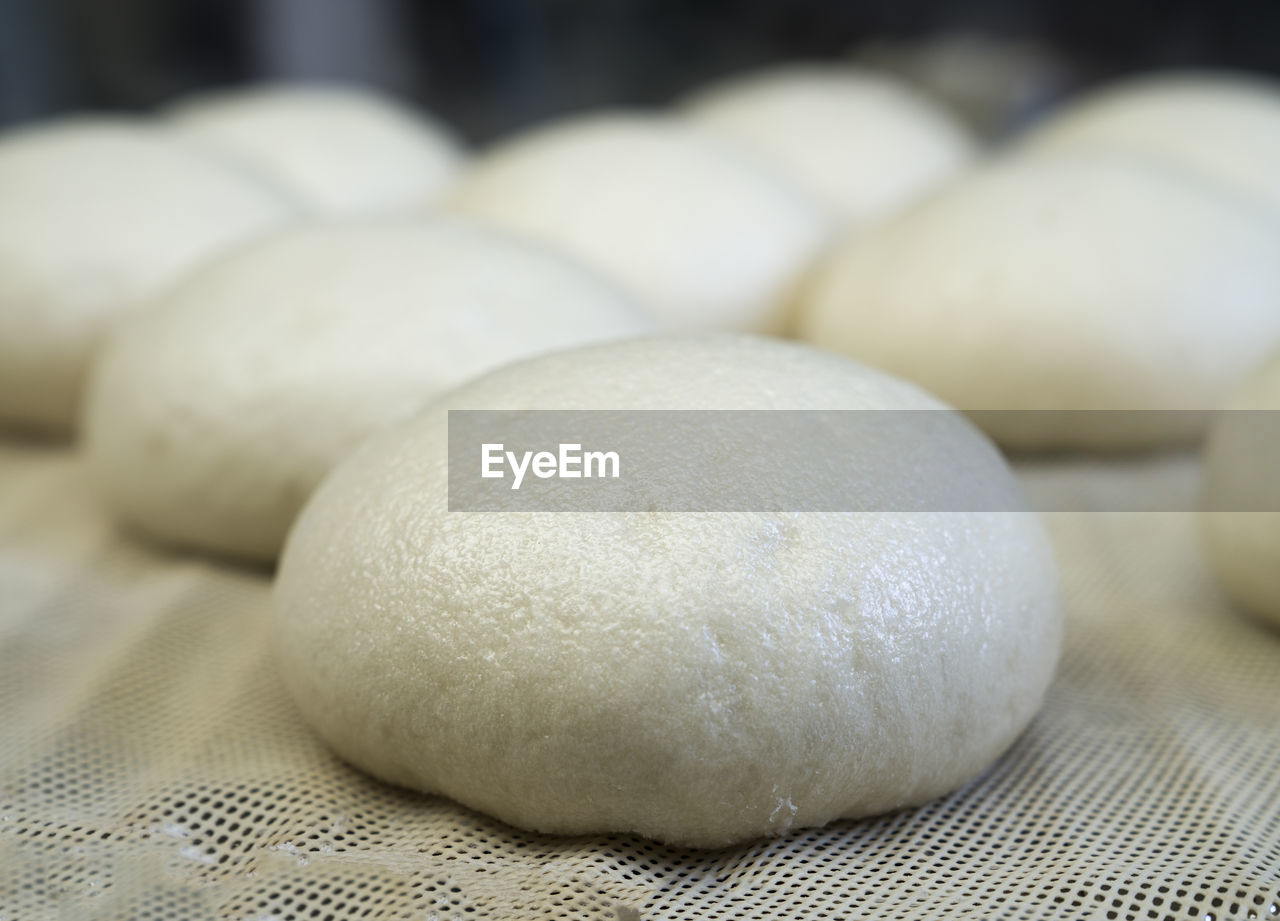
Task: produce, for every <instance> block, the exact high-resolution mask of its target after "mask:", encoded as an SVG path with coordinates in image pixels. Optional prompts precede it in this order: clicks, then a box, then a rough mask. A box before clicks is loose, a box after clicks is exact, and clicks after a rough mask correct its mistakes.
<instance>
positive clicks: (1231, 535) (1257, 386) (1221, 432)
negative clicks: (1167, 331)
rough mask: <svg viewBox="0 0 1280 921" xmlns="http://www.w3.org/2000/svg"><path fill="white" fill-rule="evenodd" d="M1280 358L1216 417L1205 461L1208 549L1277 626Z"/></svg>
mask: <svg viewBox="0 0 1280 921" xmlns="http://www.w3.org/2000/svg"><path fill="white" fill-rule="evenodd" d="M1277 471H1280V353H1277V354H1275V355H1273V356H1272V357H1271V360H1270V361H1269V362H1268V363H1267V364H1265V365H1264V366H1263V367H1262V368H1260V369H1259V370H1257V371H1256V372H1254V373H1253V374H1252V375H1251V376H1250V377H1249V378H1248V379H1246V380H1245V381H1244V382H1243V383H1242V384H1240V386H1238V387H1237V388H1236V389H1235V390H1234V391H1232V394H1231V396H1230V398H1229V399H1228V400H1227V402H1226V407H1225V412H1223V413H1220V414H1218V418H1217V421H1216V423H1215V425H1214V427H1213V429H1212V431H1211V433H1210V437H1209V442H1208V447H1207V451H1206V458H1205V472H1204V483H1205V508H1206V512H1205V514H1204V516H1203V525H1204V536H1205V545H1206V547H1207V548H1208V551H1209V560H1210V562H1211V563H1212V564H1213V568H1214V570H1215V571H1216V573H1217V575H1218V578H1219V579H1221V580H1222V583H1223V585H1224V586H1226V589H1227V591H1228V592H1229V593H1230V594H1231V596H1232V597H1233V598H1235V599H1236V601H1238V602H1239V603H1240V604H1241V605H1243V606H1244V607H1246V608H1248V609H1249V610H1250V611H1252V612H1254V613H1255V614H1257V615H1258V616H1260V617H1263V618H1265V619H1266V620H1268V621H1270V622H1272V623H1274V624H1276V625H1277V626H1280V475H1278V474H1277Z"/></svg>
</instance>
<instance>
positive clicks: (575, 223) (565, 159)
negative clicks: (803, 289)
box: [450, 114, 830, 331]
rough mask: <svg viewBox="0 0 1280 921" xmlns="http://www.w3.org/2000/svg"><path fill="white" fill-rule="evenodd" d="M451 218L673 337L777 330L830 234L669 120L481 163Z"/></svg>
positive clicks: (600, 120) (744, 166)
mask: <svg viewBox="0 0 1280 921" xmlns="http://www.w3.org/2000/svg"><path fill="white" fill-rule="evenodd" d="M450 205H451V207H453V208H454V209H456V210H458V211H461V212H464V213H467V214H472V215H475V216H477V217H480V218H483V219H485V220H488V221H493V222H495V223H497V224H499V225H501V226H503V227H507V228H509V229H511V230H515V231H518V232H520V233H523V234H527V235H529V236H531V237H535V238H537V239H539V240H543V241H545V242H547V243H549V244H552V245H554V246H557V247H559V248H560V249H563V250H564V251H565V252H567V253H570V254H572V255H574V256H575V257H577V258H579V259H581V260H582V261H583V262H585V263H587V264H588V265H592V266H595V267H597V268H599V269H600V270H601V271H603V272H605V273H607V274H609V275H611V276H613V277H614V278H616V279H618V280H619V281H620V282H622V283H623V284H625V285H626V286H627V287H628V288H629V289H630V290H632V291H633V292H635V293H636V294H637V295H638V296H639V297H641V298H642V299H643V300H645V301H646V302H647V303H649V304H652V305H654V307H655V309H657V310H658V311H660V314H661V319H662V320H663V321H664V322H665V324H666V325H667V326H668V327H670V328H672V329H729V330H758V331H774V330H776V329H779V328H781V327H782V326H783V325H784V313H785V310H786V308H787V306H788V304H789V300H790V296H791V295H792V293H793V287H794V285H795V283H796V281H797V279H798V278H799V276H800V274H801V272H802V271H803V270H804V269H805V268H806V266H807V265H808V264H809V262H810V261H811V260H812V259H813V258H814V256H815V254H816V253H817V252H818V250H819V248H820V247H821V246H822V244H823V243H824V242H825V240H826V238H827V234H828V231H829V229H830V227H829V226H828V224H827V223H826V221H825V220H824V219H823V217H822V209H821V208H820V207H819V206H818V205H817V204H815V203H813V202H811V201H809V200H808V199H807V198H806V197H805V196H803V195H802V194H801V193H800V192H798V191H796V190H793V189H792V188H791V187H789V186H788V185H787V184H786V183H785V180H782V179H780V178H779V177H777V176H775V175H773V174H772V173H771V172H770V171H769V170H768V169H767V168H765V167H762V166H760V165H758V164H757V163H755V162H754V161H753V160H752V159H751V158H750V157H748V156H746V155H745V154H743V153H741V152H740V151H738V150H736V149H734V148H733V147H731V146H725V145H722V144H721V143H719V142H717V141H716V140H715V139H713V138H707V137H704V136H702V135H701V134H700V133H699V132H698V131H696V130H695V129H693V128H691V127H689V126H688V125H685V124H683V123H681V122H679V121H676V120H675V119H662V118H657V117H645V116H639V115H622V114H608V115H594V116H587V117H581V118H574V119H568V120H565V121H561V122H559V123H557V124H554V125H551V126H549V127H544V128H540V129H537V130H535V131H533V132H531V133H529V134H526V135H524V136H522V137H519V138H516V139H514V140H512V141H508V142H507V143H505V144H501V145H499V146H498V147H496V148H494V149H493V150H492V151H490V152H489V153H488V154H486V155H483V156H481V157H480V158H478V160H477V161H476V162H475V164H474V165H473V167H472V168H471V170H470V171H469V172H468V173H467V174H466V175H464V176H463V178H462V179H461V180H460V182H459V185H458V186H457V188H456V189H455V190H454V192H453V194H452V196H451V198H450Z"/></svg>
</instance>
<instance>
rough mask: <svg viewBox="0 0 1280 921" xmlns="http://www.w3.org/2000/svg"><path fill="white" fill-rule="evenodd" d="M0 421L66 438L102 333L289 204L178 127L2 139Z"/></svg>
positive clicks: (59, 125)
mask: <svg viewBox="0 0 1280 921" xmlns="http://www.w3.org/2000/svg"><path fill="white" fill-rule="evenodd" d="M0 202H2V203H3V204H2V205H0V423H9V424H11V425H16V426H18V427H22V428H31V429H38V430H44V431H48V432H53V433H65V432H67V431H68V430H70V429H71V427H72V425H73V422H74V420H75V416H76V412H77V408H78V405H79V399H80V390H81V385H82V379H83V375H84V371H85V367H86V365H87V363H88V360H89V355H90V353H91V352H92V350H93V348H94V345H95V343H96V341H97V340H98V337H99V335H100V334H101V332H102V331H103V329H104V328H105V327H107V326H108V325H109V324H110V323H111V322H112V321H114V319H115V318H116V317H117V316H118V315H119V314H120V313H122V312H123V311H124V310H125V309H126V308H128V307H130V306H131V305H132V304H134V303H135V302H136V301H137V300H138V299H140V298H143V297H146V296H148V295H150V294H151V293H152V292H154V291H156V290H157V289H159V288H160V287H162V286H164V285H166V284H168V283H169V282H171V281H172V280H173V279H175V278H176V277H178V276H179V275H181V274H182V273H183V272H185V271H187V270H188V269H189V268H191V267H192V266H193V265H195V264H196V263H198V262H200V261H201V260H203V259H205V258H207V257H209V256H211V255H213V254H215V253H217V252H220V251H222V250H223V249H226V248H227V247H230V246H232V245H233V244H236V243H239V242H240V241H242V240H244V239H246V238H248V237H250V236H252V235H254V234H257V233H260V232H262V231H264V230H266V229H268V228H271V227H274V226H276V225H279V224H282V223H284V222H285V221H286V220H287V218H288V217H289V213H290V209H289V206H288V205H287V204H286V203H285V200H284V199H283V198H280V197H278V196H277V195H276V194H275V193H274V192H273V191H272V190H271V189H269V188H268V187H266V186H265V185H263V184H260V183H258V182H256V181H255V180H254V179H252V178H251V177H247V176H245V175H242V174H239V173H237V172H235V171H233V170H232V169H229V168H228V167H226V166H224V165H223V164H220V163H218V162H216V161H213V160H211V159H208V158H206V157H203V156H201V155H200V154H199V153H198V152H195V151H192V150H190V149H188V147H187V146H186V145H184V144H182V143H181V142H179V141H178V140H176V139H174V138H172V137H169V136H168V135H166V134H164V133H162V132H160V131H157V130H154V129H152V128H149V127H145V126H144V125H143V124H142V123H140V122H138V123H135V122H132V121H129V120H126V119H106V118H74V119H67V120H65V121H60V122H55V123H51V124H46V125H40V126H36V127H32V128H27V129H23V130H19V131H16V132H14V133H12V134H9V135H7V136H6V137H4V138H3V139H0Z"/></svg>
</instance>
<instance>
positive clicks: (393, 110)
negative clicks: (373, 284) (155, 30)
mask: <svg viewBox="0 0 1280 921" xmlns="http://www.w3.org/2000/svg"><path fill="white" fill-rule="evenodd" d="M171 115H172V119H173V122H174V124H175V125H176V126H177V127H178V128H179V129H180V130H182V131H184V132H186V133H187V134H189V135H190V136H191V137H192V138H193V139H195V140H197V141H199V142H201V143H204V144H207V145H208V146H209V147H210V148H211V149H213V150H217V151H219V152H222V153H223V154H225V155H227V156H229V157H231V158H234V159H236V160H238V161H240V162H242V163H244V164H245V165H246V166H248V167H251V168H253V169H256V170H257V171H259V172H260V173H261V174H262V175H264V176H268V177H270V178H271V179H272V180H273V181H275V182H276V183H278V184H279V185H280V186H282V187H283V188H285V189H287V190H288V191H289V193H290V194H291V195H293V196H294V197H295V198H296V199H297V200H298V202H299V203H300V204H301V205H302V206H304V207H305V208H306V209H307V210H309V211H311V212H313V213H316V214H320V215H327V216H331V217H362V216H371V215H379V214H399V213H409V212H411V211H415V210H418V209H421V208H423V207H426V206H427V205H430V204H432V203H433V202H435V201H437V200H438V199H439V198H440V197H441V195H442V194H443V193H444V191H445V190H446V189H447V188H448V186H449V183H450V182H452V181H453V179H454V176H455V174H456V173H457V170H458V168H459V166H460V164H461V162H462V148H461V145H460V144H459V142H458V141H457V139H456V138H455V137H454V135H453V133H452V132H451V131H450V130H449V129H447V128H446V127H445V126H444V125H443V124H442V123H441V122H438V121H436V120H435V119H433V118H431V117H430V116H429V115H427V114H426V113H423V112H415V111H413V110H411V109H409V108H408V107H406V106H401V105H399V104H397V103H395V102H393V101H392V100H390V99H387V98H383V97H381V96H378V95H375V94H374V93H371V92H369V91H368V90H360V89H356V88H354V87H341V86H318V85H316V86H308V85H293V86H290V85H279V86H266V87H251V88H249V89H244V90H236V91H230V92H221V93H212V94H206V95H202V96H198V97H196V98H194V99H192V100H189V101H186V102H184V103H183V104H181V105H179V106H178V107H176V108H175V109H174V110H173V111H172V113H171Z"/></svg>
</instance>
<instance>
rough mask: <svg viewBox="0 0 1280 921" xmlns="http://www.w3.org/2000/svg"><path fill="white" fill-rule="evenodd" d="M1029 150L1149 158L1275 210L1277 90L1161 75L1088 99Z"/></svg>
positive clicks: (1224, 79)
mask: <svg viewBox="0 0 1280 921" xmlns="http://www.w3.org/2000/svg"><path fill="white" fill-rule="evenodd" d="M1025 144H1026V146H1027V147H1028V149H1030V150H1040V149H1053V148H1067V147H1085V148H1096V149H1114V150H1122V151H1131V152H1134V153H1141V154H1147V155H1150V156H1153V157H1158V158H1161V159H1164V160H1167V161H1169V162H1170V163H1173V164H1177V165H1179V166H1182V167H1184V168H1187V169H1191V170H1194V171H1197V172H1200V173H1202V174H1204V175H1205V176H1207V177H1211V178H1212V179H1214V180H1217V181H1219V182H1223V183H1225V184H1226V185H1228V186H1230V187H1232V188H1234V189H1236V190H1237V191H1239V192H1242V193H1244V194H1245V195H1248V196H1251V197H1253V198H1256V199H1258V200H1260V201H1265V202H1267V203H1269V204H1271V205H1275V206H1280V169H1277V167H1276V164H1277V163H1280V83H1277V82H1275V81H1274V80H1270V79H1265V78H1261V77H1256V76H1245V75H1243V74H1241V75H1231V74H1213V73H1206V74H1197V73H1184V74H1177V73H1175V74H1165V75H1160V76H1152V77H1146V78H1142V79H1136V80H1131V81H1126V82H1124V83H1121V84H1119V85H1117V86H1113V87H1110V88H1104V89H1103V90H1102V91H1100V92H1098V93H1095V94H1092V95H1089V96H1086V97H1085V98H1084V99H1082V100H1081V101H1079V102H1076V103H1074V104H1071V105H1069V106H1067V107H1066V108H1065V109H1064V110H1062V111H1061V112H1059V113H1057V114H1055V115H1053V116H1051V117H1050V118H1048V119H1047V120H1046V121H1045V122H1044V123H1043V124H1042V125H1041V126H1040V127H1038V128H1037V129H1036V130H1034V131H1032V132H1031V134H1030V135H1029V136H1028V137H1027V138H1026V141H1025Z"/></svg>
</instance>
